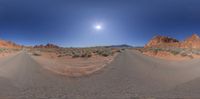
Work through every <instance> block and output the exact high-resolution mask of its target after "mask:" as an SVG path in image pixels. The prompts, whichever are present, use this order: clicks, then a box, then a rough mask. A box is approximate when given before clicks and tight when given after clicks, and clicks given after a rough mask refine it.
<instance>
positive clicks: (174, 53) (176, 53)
mask: <svg viewBox="0 0 200 99" xmlns="http://www.w3.org/2000/svg"><path fill="white" fill-rule="evenodd" d="M170 52H171V53H172V54H173V55H178V54H179V53H180V52H179V51H174V50H172V51H170Z"/></svg>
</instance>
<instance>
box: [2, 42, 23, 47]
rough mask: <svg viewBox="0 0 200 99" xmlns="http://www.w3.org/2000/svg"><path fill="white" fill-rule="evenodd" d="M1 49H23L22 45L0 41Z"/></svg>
mask: <svg viewBox="0 0 200 99" xmlns="http://www.w3.org/2000/svg"><path fill="white" fill-rule="evenodd" d="M0 47H1V48H22V46H21V45H18V44H16V43H14V42H11V41H5V40H0Z"/></svg>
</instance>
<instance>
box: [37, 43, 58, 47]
mask: <svg viewBox="0 0 200 99" xmlns="http://www.w3.org/2000/svg"><path fill="white" fill-rule="evenodd" d="M34 48H60V47H59V46H57V45H54V44H50V43H48V44H46V45H36V46H34Z"/></svg>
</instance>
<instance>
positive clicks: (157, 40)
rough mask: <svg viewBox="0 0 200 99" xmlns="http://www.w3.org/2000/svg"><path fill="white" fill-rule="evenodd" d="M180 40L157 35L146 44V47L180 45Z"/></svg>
mask: <svg viewBox="0 0 200 99" xmlns="http://www.w3.org/2000/svg"><path fill="white" fill-rule="evenodd" d="M178 45H179V41H178V40H176V39H174V38H170V37H165V36H155V37H154V38H153V39H151V40H150V41H149V43H147V44H146V45H145V47H162V46H178Z"/></svg>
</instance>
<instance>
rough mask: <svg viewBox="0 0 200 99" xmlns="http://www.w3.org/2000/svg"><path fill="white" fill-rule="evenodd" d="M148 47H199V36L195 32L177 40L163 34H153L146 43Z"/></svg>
mask: <svg viewBox="0 0 200 99" xmlns="http://www.w3.org/2000/svg"><path fill="white" fill-rule="evenodd" d="M148 47H157V48H158V47H159V48H160V47H162V48H163V47H178V48H193V49H200V37H199V36H198V35H197V34H193V35H192V36H190V37H188V38H187V39H185V40H184V41H181V42H180V41H178V40H177V39H174V38H171V37H165V36H155V37H154V38H153V39H151V40H150V41H149V42H148V43H147V44H146V45H145V48H148Z"/></svg>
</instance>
